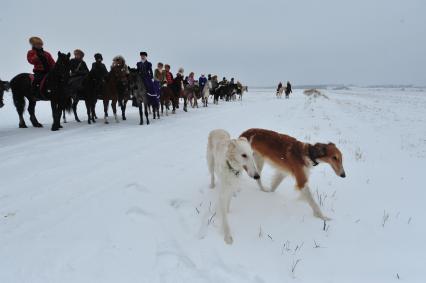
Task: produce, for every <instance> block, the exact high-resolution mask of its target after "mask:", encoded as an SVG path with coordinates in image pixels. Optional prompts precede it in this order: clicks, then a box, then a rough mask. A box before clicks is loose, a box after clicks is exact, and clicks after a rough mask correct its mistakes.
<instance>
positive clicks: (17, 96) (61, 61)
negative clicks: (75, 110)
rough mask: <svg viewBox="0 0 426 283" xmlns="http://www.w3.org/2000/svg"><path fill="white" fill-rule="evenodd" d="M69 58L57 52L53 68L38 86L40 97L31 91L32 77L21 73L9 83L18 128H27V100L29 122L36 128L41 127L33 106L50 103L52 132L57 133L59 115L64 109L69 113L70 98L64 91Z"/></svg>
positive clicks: (59, 122)
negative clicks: (42, 101) (25, 118)
mask: <svg viewBox="0 0 426 283" xmlns="http://www.w3.org/2000/svg"><path fill="white" fill-rule="evenodd" d="M70 57H71V54H70V53H68V54H64V53H61V52H58V60H57V61H56V63H55V66H54V67H53V68H52V69H51V70H50V71H49V72H48V73H47V74H46V76H45V78H44V79H43V81H42V84H41V86H40V95H39V96H38V97H37V96H36V95H35V94H34V93H33V89H32V75H31V74H28V73H21V74H18V75H16V76H15V77H14V78H13V79H12V80H11V81H10V87H11V89H12V96H13V103H14V104H15V107H16V111H17V112H18V115H19V128H27V125H26V124H25V120H24V115H23V114H24V108H25V98H27V100H28V104H29V105H28V113H29V114H30V121H31V123H32V124H33V126H34V127H36V128H41V127H43V125H42V124H40V123H39V122H38V120H37V118H36V116H35V106H36V103H37V101H40V100H44V101H50V106H51V109H52V117H53V124H52V128H51V130H52V131H57V130H59V128H62V126H61V113H62V110H64V109H66V110H67V111H71V103H72V101H71V98H70V97H69V96H68V95H67V93H66V91H65V89H66V87H67V85H68V78H69V72H70V66H69V62H70Z"/></svg>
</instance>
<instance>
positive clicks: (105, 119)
mask: <svg viewBox="0 0 426 283" xmlns="http://www.w3.org/2000/svg"><path fill="white" fill-rule="evenodd" d="M108 107H109V100H108V99H104V121H105V124H108V123H109V122H108Z"/></svg>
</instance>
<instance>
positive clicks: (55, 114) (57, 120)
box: [50, 101, 62, 131]
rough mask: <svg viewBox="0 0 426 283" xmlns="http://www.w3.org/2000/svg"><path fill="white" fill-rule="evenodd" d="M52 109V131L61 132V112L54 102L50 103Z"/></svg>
mask: <svg viewBox="0 0 426 283" xmlns="http://www.w3.org/2000/svg"><path fill="white" fill-rule="evenodd" d="M50 107H51V108H52V118H53V124H52V128H51V130H52V131H57V130H59V124H60V119H61V112H62V111H61V110H60V109H59V107H58V106H57V105H56V103H55V102H54V101H50Z"/></svg>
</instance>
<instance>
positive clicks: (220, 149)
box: [207, 130, 260, 244]
mask: <svg viewBox="0 0 426 283" xmlns="http://www.w3.org/2000/svg"><path fill="white" fill-rule="evenodd" d="M207 164H208V167H209V171H210V174H211V184H210V187H211V188H214V187H215V173H216V175H217V177H218V179H219V183H220V193H219V205H220V211H221V213H222V224H223V231H224V233H225V238H224V239H225V242H226V243H227V244H232V241H233V240H232V236H231V233H230V229H229V224H228V218H227V213H228V212H229V206H230V203H231V197H232V194H233V192H234V190H236V185H237V182H238V179H239V177H240V176H241V172H242V171H243V169H244V170H245V171H246V172H247V174H248V175H249V176H250V177H252V178H254V179H256V180H257V179H259V178H260V176H259V173H258V171H257V168H256V165H255V162H254V159H253V151H252V149H251V146H250V143H249V142H248V140H247V139H246V138H244V137H241V138H239V139H231V136H230V135H229V133H228V132H226V131H225V130H213V131H211V132H210V134H209V141H208V146H207Z"/></svg>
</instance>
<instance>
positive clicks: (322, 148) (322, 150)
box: [314, 143, 327, 157]
mask: <svg viewBox="0 0 426 283" xmlns="http://www.w3.org/2000/svg"><path fill="white" fill-rule="evenodd" d="M314 148H315V155H316V156H317V157H324V156H326V155H327V145H326V144H323V143H316V144H315V145H314Z"/></svg>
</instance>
